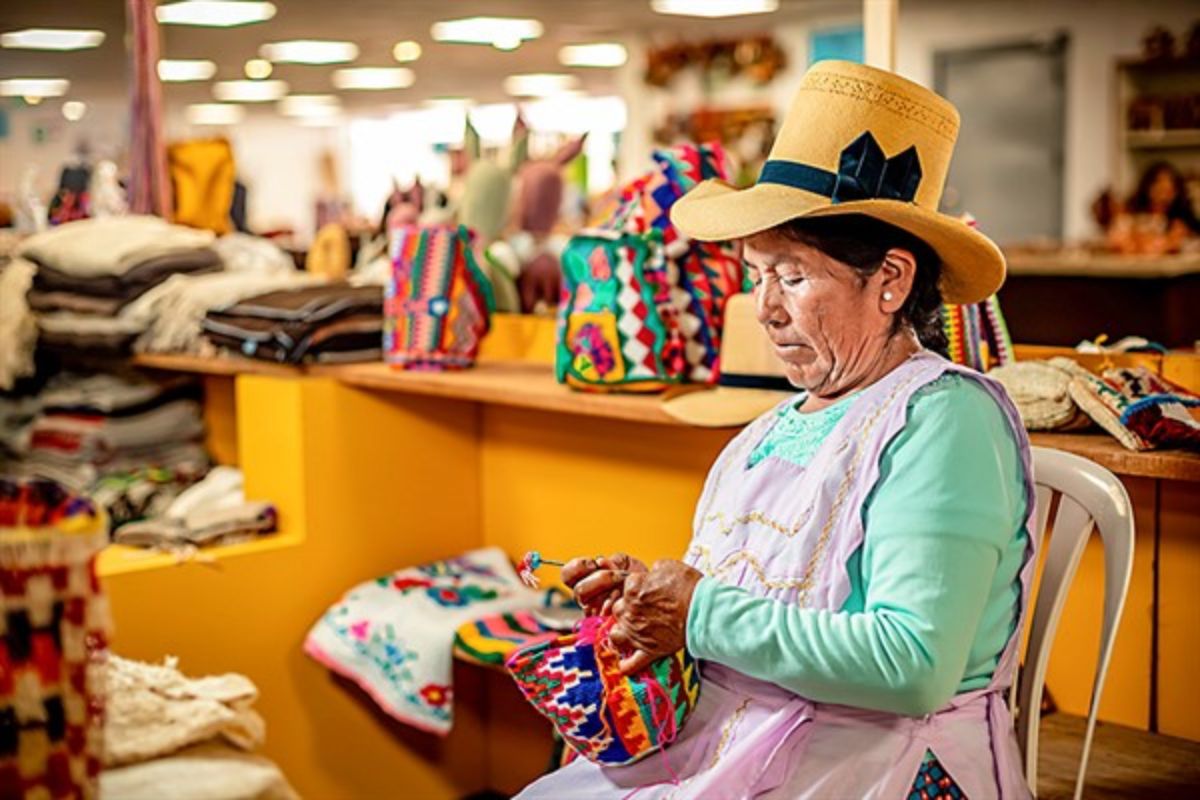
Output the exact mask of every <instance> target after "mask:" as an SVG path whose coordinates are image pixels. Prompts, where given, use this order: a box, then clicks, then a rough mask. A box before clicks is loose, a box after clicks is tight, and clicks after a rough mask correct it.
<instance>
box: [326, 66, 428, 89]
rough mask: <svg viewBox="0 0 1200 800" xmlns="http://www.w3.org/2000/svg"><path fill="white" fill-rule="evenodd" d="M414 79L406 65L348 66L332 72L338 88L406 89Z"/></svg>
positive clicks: (334, 82) (334, 83)
mask: <svg viewBox="0 0 1200 800" xmlns="http://www.w3.org/2000/svg"><path fill="white" fill-rule="evenodd" d="M415 80H416V76H415V75H413V71H412V70H411V69H408V68H407V67H350V68H348V69H339V70H336V71H334V73H333V85H334V86H336V87H337V88H339V89H407V88H408V87H409V86H412V85H413V82H414V81H415Z"/></svg>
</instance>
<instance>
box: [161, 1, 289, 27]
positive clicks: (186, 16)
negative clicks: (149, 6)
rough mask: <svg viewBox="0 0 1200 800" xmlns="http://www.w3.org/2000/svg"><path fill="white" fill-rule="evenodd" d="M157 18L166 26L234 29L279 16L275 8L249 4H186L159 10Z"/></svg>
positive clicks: (223, 2)
mask: <svg viewBox="0 0 1200 800" xmlns="http://www.w3.org/2000/svg"><path fill="white" fill-rule="evenodd" d="M154 15H155V16H156V17H157V18H158V21H159V22H161V23H162V24H164V25H203V26H205V27H210V28H232V27H233V26H235V25H249V24H250V23H252V22H265V21H266V20H269V19H270V18H271V17H273V16H275V6H274V5H273V4H271V3H259V2H249V0H238V2H233V0H184V2H182V3H168V4H167V5H164V6H159V7H158V8H156V9H155V10H154Z"/></svg>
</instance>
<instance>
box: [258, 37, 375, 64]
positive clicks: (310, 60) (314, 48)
mask: <svg viewBox="0 0 1200 800" xmlns="http://www.w3.org/2000/svg"><path fill="white" fill-rule="evenodd" d="M258 54H259V55H260V56H262V57H263V58H265V59H267V60H268V61H274V62H275V63H276V64H346V63H348V62H350V61H353V60H354V59H356V58H358V45H356V44H355V43H354V42H331V41H327V40H321V39H293V40H292V41H288V42H272V43H271V44H264V45H263V46H262V47H260V48H258Z"/></svg>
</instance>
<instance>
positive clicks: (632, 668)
mask: <svg viewBox="0 0 1200 800" xmlns="http://www.w3.org/2000/svg"><path fill="white" fill-rule="evenodd" d="M657 658H658V656H655V655H653V654H651V653H647V652H646V651H645V650H634V651H633V655H631V656H628V657H626V658H622V659H621V661H620V663H619V664H618V666H619V667H620V668H621V674H622V675H632V674H634V673H635V672H641V671H642V670H643V669H645V668H646V667H648V666H650V665H651V664H653V663H654V662H655V660H656V659H657Z"/></svg>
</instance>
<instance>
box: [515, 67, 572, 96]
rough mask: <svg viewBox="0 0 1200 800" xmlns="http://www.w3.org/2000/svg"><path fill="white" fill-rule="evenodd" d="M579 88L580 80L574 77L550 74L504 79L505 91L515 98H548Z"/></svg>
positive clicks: (533, 74)
mask: <svg viewBox="0 0 1200 800" xmlns="http://www.w3.org/2000/svg"><path fill="white" fill-rule="evenodd" d="M577 86H579V78H577V77H575V76H574V75H563V74H555V73H549V72H545V73H530V74H528V75H509V76H508V77H507V78H505V79H504V91H506V92H508V93H509V94H511V95H513V96H514V97H548V96H550V95H554V94H560V93H562V92H565V91H568V90H570V89H574V88H576V87H577Z"/></svg>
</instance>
